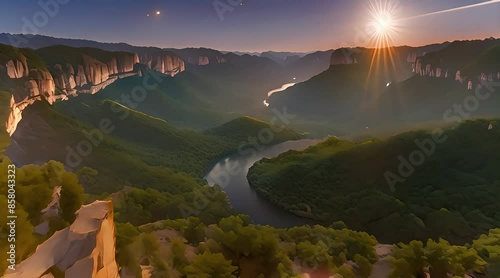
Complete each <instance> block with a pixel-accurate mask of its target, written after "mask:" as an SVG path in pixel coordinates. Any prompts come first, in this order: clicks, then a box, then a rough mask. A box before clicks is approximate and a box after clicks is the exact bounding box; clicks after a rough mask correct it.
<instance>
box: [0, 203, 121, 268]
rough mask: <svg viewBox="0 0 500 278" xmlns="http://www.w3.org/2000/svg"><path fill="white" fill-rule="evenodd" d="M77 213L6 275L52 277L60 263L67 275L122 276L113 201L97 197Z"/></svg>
mask: <svg viewBox="0 0 500 278" xmlns="http://www.w3.org/2000/svg"><path fill="white" fill-rule="evenodd" d="M76 215H77V218H76V220H75V222H73V224H71V226H69V227H67V228H65V229H63V230H60V231H58V232H56V233H54V235H52V236H51V237H50V238H49V239H47V240H46V241H45V242H43V243H42V244H40V245H39V246H38V247H37V249H36V251H35V253H33V254H32V255H31V256H29V257H28V258H27V259H26V260H24V261H23V262H21V263H19V264H18V265H16V270H15V271H7V273H6V275H5V276H4V277H6V278H37V277H46V276H44V275H49V276H48V277H51V276H52V274H51V273H50V271H49V268H51V267H57V268H58V269H59V270H61V271H63V272H64V273H65V276H66V277H82V278H83V277H85V278H87V277H88V278H91V277H92V278H94V277H95V278H101V277H102V278H114V277H119V275H118V265H117V263H116V261H115V227H114V222H113V204H112V202H111V201H95V202H93V203H91V204H89V205H84V206H82V207H81V208H80V209H79V210H78V211H77V212H76Z"/></svg>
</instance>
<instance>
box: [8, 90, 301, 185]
mask: <svg viewBox="0 0 500 278" xmlns="http://www.w3.org/2000/svg"><path fill="white" fill-rule="evenodd" d="M249 125H250V126H252V123H249ZM253 125H257V126H258V127H254V128H250V126H248V125H247V126H245V128H249V130H248V131H246V130H244V131H241V128H238V126H233V127H232V128H233V131H232V133H235V134H241V135H242V137H243V138H248V137H249V136H257V134H253V133H252V132H253V131H255V130H258V129H259V128H261V127H262V126H261V123H260V122H257V121H256V122H255V123H253ZM245 132H247V133H245ZM295 138H297V134H296V133H292V132H290V133H284V136H282V137H279V139H282V140H288V139H295ZM277 140H278V139H277ZM12 141H13V144H11V145H10V146H9V148H8V149H7V152H6V154H7V155H8V156H10V157H11V158H12V159H13V160H14V161H16V162H17V163H19V164H27V163H33V162H37V163H43V162H45V161H48V160H58V161H65V165H66V166H67V167H70V168H72V169H73V170H78V169H79V168H81V167H84V166H89V167H91V168H94V169H96V170H98V172H99V173H100V174H99V176H98V177H97V178H96V179H95V180H93V181H92V182H90V183H88V184H85V186H86V190H88V192H91V193H102V192H114V191H117V190H119V189H120V188H122V187H123V186H124V185H126V184H134V185H135V186H137V187H142V186H144V187H146V186H147V187H151V188H156V189H159V190H162V191H166V192H170V193H179V192H185V191H189V190H191V189H192V188H194V187H196V186H199V185H200V184H204V183H203V182H202V181H201V180H200V178H201V177H202V176H203V174H204V171H205V170H206V167H208V165H209V164H210V163H212V161H214V160H216V159H218V158H220V157H222V156H223V155H225V154H227V153H230V152H233V151H234V150H236V148H237V147H238V146H239V145H240V144H241V143H242V141H240V140H239V138H234V137H230V136H222V135H220V136H219V135H209V134H205V133H202V132H196V131H193V130H184V129H178V128H176V127H174V126H173V125H172V124H170V123H168V122H166V121H164V120H162V119H159V118H155V117H152V116H150V115H147V114H145V113H142V112H139V111H136V110H133V109H130V108H128V107H125V106H122V105H120V104H118V103H116V102H114V101H112V100H109V99H106V98H102V97H100V96H99V94H97V95H80V96H79V97H76V98H71V99H69V100H68V101H64V102H59V103H56V104H54V105H53V106H50V105H49V104H48V103H46V102H37V103H35V104H33V105H32V106H30V107H28V108H27V109H26V110H25V112H24V113H23V120H22V121H21V122H20V124H19V126H18V130H17V131H16V133H14V135H13V136H12Z"/></svg>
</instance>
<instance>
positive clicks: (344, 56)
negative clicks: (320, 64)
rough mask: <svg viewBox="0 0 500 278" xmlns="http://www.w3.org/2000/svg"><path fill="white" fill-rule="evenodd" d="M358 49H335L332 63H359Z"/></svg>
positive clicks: (331, 59)
mask: <svg viewBox="0 0 500 278" xmlns="http://www.w3.org/2000/svg"><path fill="white" fill-rule="evenodd" d="M357 56H358V51H357V50H356V49H351V48H340V49H337V50H335V51H333V53H332V56H331V58H330V65H351V64H357V63H358V59H357Z"/></svg>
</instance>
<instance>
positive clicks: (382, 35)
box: [367, 0, 400, 48]
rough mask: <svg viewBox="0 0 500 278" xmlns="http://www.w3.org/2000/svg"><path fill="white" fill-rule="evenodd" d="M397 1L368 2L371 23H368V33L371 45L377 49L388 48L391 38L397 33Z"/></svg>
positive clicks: (377, 0) (380, 0)
mask: <svg viewBox="0 0 500 278" xmlns="http://www.w3.org/2000/svg"><path fill="white" fill-rule="evenodd" d="M398 5H400V3H399V2H398V1H392V0H375V1H370V2H369V11H370V15H371V21H370V22H369V23H368V28H367V29H368V31H369V33H370V35H371V40H372V44H373V43H374V44H375V46H376V47H377V48H380V47H388V46H390V44H391V43H392V40H393V38H394V37H395V36H396V35H397V33H398V32H399V28H400V26H399V21H398V20H397V16H398Z"/></svg>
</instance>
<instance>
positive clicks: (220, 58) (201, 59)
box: [169, 48, 227, 66]
mask: <svg viewBox="0 0 500 278" xmlns="http://www.w3.org/2000/svg"><path fill="white" fill-rule="evenodd" d="M169 50H170V51H171V52H172V53H174V54H176V55H178V56H180V57H181V58H182V59H184V61H186V62H187V63H188V64H192V65H197V66H206V65H209V64H222V63H227V58H226V55H224V54H222V53H221V52H220V51H218V50H214V49H209V48H184V49H169Z"/></svg>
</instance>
